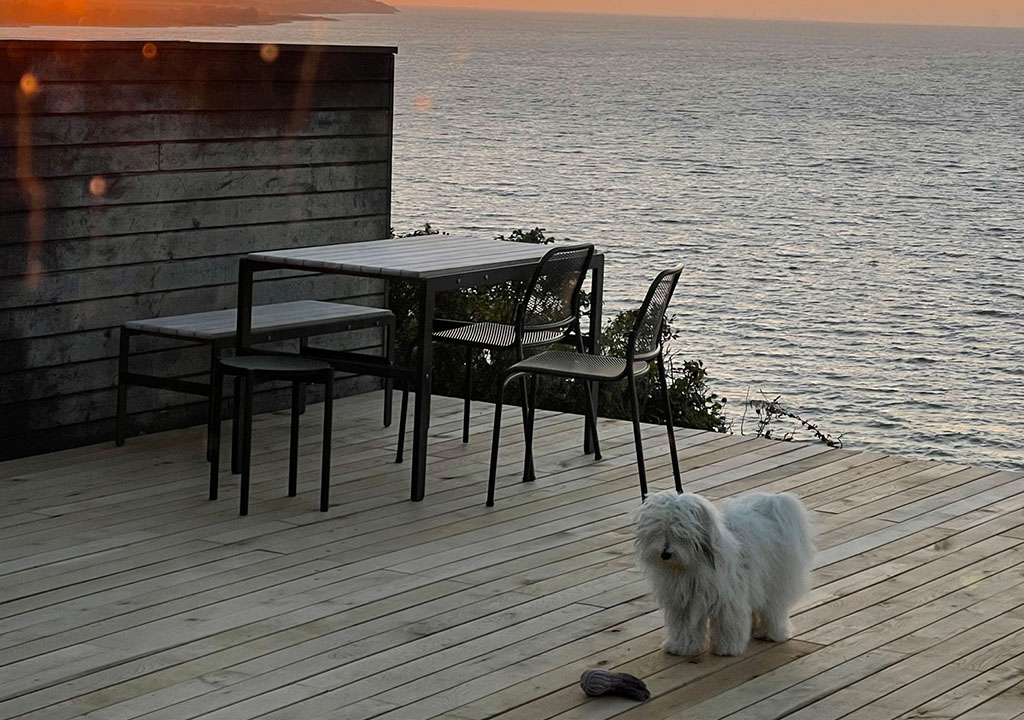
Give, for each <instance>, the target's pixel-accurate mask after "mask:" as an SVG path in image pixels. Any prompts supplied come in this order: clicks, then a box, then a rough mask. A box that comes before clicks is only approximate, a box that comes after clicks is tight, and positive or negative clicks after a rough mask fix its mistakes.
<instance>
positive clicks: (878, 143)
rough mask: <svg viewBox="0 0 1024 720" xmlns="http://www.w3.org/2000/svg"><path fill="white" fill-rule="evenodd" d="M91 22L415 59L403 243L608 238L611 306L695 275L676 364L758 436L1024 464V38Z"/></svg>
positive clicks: (400, 113)
mask: <svg viewBox="0 0 1024 720" xmlns="http://www.w3.org/2000/svg"><path fill="white" fill-rule="evenodd" d="M89 33H92V35H93V36H94V37H111V36H117V35H119V36H122V37H149V36H150V35H152V34H156V33H158V34H159V36H160V37H179V38H189V39H208V40H216V39H239V40H250V41H260V42H329V43H348V44H380V45H395V46H397V47H398V56H397V66H396V87H395V108H396V111H395V125H394V130H395V140H394V177H393V183H394V201H393V224H394V226H395V227H396V229H397V230H399V231H402V230H411V229H413V228H415V227H417V226H421V225H422V224H424V223H427V222H429V223H431V224H432V225H434V226H435V227H437V228H440V229H443V230H447V231H450V232H469V233H473V234H478V235H496V234H499V233H502V234H507V233H508V232H509V231H510V230H512V229H514V228H518V227H522V228H531V227H534V226H540V227H543V228H545V229H546V232H547V234H548V235H551V236H554V237H557V238H570V239H572V240H574V241H579V242H593V243H596V244H597V245H598V246H599V247H600V248H601V249H602V250H603V251H605V253H606V257H607V268H606V298H607V300H606V304H607V308H608V311H609V312H614V311H617V310H621V309H625V308H629V307H634V306H635V305H636V304H638V303H639V301H640V300H641V299H642V297H643V294H644V291H645V290H646V287H647V285H648V283H649V281H650V280H651V279H652V278H653V276H654V274H655V273H656V271H657V270H659V269H661V268H663V267H667V266H670V265H673V264H675V263H677V262H682V263H684V264H685V266H686V270H685V272H684V275H683V280H682V283H681V285H680V287H679V289H678V291H677V294H676V298H675V302H674V303H673V306H672V313H673V315H674V324H675V327H676V328H677V329H678V330H679V332H680V334H679V338H678V340H677V342H676V344H675V350H676V351H678V353H679V354H680V356H681V357H685V358H696V359H700V360H703V362H704V363H705V365H706V367H707V369H708V371H709V374H710V375H711V377H712V378H713V380H712V387H713V389H714V390H715V391H717V392H718V393H719V394H721V395H724V396H726V397H727V398H728V399H729V404H728V406H727V407H728V415H729V418H730V420H732V421H733V429H734V431H739V430H740V427H741V420H742V418H743V406H744V399H745V398H754V399H762V398H776V397H779V398H780V402H781V403H782V404H783V405H784V406H786V407H787V408H789V409H791V410H794V411H796V412H797V413H799V414H800V415H801V416H803V417H805V418H806V419H808V420H810V421H812V422H814V423H816V424H818V425H819V426H820V427H821V429H822V430H823V431H825V432H827V433H829V434H832V435H839V434H842V436H843V442H844V443H845V445H846V447H847V448H852V449H864V450H876V451H882V452H887V453H894V454H900V455H905V456H911V457H926V458H932V459H940V460H945V461H949V462H956V463H965V464H980V465H987V466H992V467H998V468H1007V469H1017V470H1021V469H1024V365H1022V356H1024V249H1022V242H1024V30H1012V29H982V28H944V27H910V26H877V25H844V24H817V23H790V22H755V21H725V20H709V19H683V18H642V17H609V16H605V17H602V16H582V15H575V16H574V15H545V14H521V13H499V12H471V11H406V12H403V13H400V14H397V15H386V16H382V15H374V16H369V15H347V16H338V17H337V18H335V19H334V20H333V21H331V22H323V21H316V22H300V23H291V24H288V25H279V26H263V27H248V28H230V29H225V28H198V29H197V28H187V29H178V30H174V31H168V30H166V29H161V30H158V31H153V33H147V31H144V30H138V29H131V30H116V31H115V30H103V29H100V30H83V29H76V30H75V36H76V37H82V36H83V34H85V35H87V34H89ZM5 34H7V35H8V36H13V35H15V34H18V35H20V36H36V37H38V36H54V35H58V36H59V34H60V31H59V29H53V28H39V29H32V30H21V31H7V32H5ZM742 425H743V429H744V431H745V432H750V430H751V424H750V414H749V412H748V414H747V417H746V419H745V420H743V421H742Z"/></svg>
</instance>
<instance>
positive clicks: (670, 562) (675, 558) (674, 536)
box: [636, 490, 715, 573]
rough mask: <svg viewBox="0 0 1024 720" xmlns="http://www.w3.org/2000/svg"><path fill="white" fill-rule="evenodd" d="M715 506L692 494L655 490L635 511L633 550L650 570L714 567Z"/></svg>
mask: <svg viewBox="0 0 1024 720" xmlns="http://www.w3.org/2000/svg"><path fill="white" fill-rule="evenodd" d="M714 512H715V510H714V507H712V506H711V504H710V503H708V501H707V500H704V499H703V498H701V497H699V496H697V495H694V494H692V493H683V494H682V495H677V494H676V493H675V491H673V490H666V491H664V492H660V493H655V494H654V495H651V496H650V497H648V498H647V502H645V503H644V504H643V505H641V506H640V508H639V509H638V510H637V512H636V551H637V555H638V557H639V558H640V559H641V560H642V561H643V562H644V563H646V564H647V565H648V566H649V567H651V568H652V569H661V570H665V571H669V572H676V573H681V572H688V571H690V572H696V571H700V570H702V569H703V570H714V568H715V550H714V548H715V539H714V536H715V532H714V530H715V528H714Z"/></svg>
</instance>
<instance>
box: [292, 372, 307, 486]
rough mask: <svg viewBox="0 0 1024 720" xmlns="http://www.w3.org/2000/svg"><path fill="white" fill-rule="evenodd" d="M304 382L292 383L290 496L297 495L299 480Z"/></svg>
mask: <svg viewBox="0 0 1024 720" xmlns="http://www.w3.org/2000/svg"><path fill="white" fill-rule="evenodd" d="M302 387H303V383H300V382H293V383H292V431H291V437H290V438H289V442H288V497H295V495H296V493H297V492H298V482H299V480H298V479H299V414H300V412H301V408H302V396H303V395H304V393H303V392H302Z"/></svg>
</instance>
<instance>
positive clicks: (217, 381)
mask: <svg viewBox="0 0 1024 720" xmlns="http://www.w3.org/2000/svg"><path fill="white" fill-rule="evenodd" d="M223 401H224V376H223V374H221V371H220V367H219V366H218V365H214V366H213V369H212V374H211V375H210V412H211V413H212V415H213V418H214V422H213V424H212V425H211V426H210V499H211V500H216V499H217V485H218V484H219V482H220V425H221V423H220V413H221V409H222V407H221V406H222V405H223Z"/></svg>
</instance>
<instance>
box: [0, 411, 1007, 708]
mask: <svg viewBox="0 0 1024 720" xmlns="http://www.w3.org/2000/svg"><path fill="white" fill-rule="evenodd" d="M380 399H381V395H380V393H370V394H367V395H361V396H356V397H352V398H344V399H342V400H341V401H339V402H338V403H337V406H336V411H337V416H336V419H335V434H334V439H333V445H334V458H335V463H334V472H333V475H334V485H333V488H332V504H331V509H330V511H329V512H328V513H319V512H317V510H316V505H317V501H316V497H317V492H318V452H319V439H318V438H319V434H318V427H319V423H320V411H321V407H320V406H318V405H313V406H311V407H310V411H309V412H308V413H306V415H305V416H304V417H303V420H302V422H303V442H302V447H301V451H302V457H301V460H300V483H299V495H298V497H296V498H288V497H284V494H285V493H284V491H285V481H284V477H283V474H284V472H285V468H286V458H287V436H288V433H287V423H288V417H287V415H285V414H281V413H272V414H265V415H260V416H258V417H257V420H256V423H255V429H254V448H253V456H254V458H253V459H254V464H253V478H252V488H251V515H250V516H248V517H246V518H240V517H238V515H237V506H236V503H237V487H236V485H237V482H236V481H235V480H234V478H233V477H232V476H231V475H230V474H226V475H225V478H226V479H225V481H224V483H223V487H222V493H221V499H220V500H218V501H217V502H208V501H206V499H205V496H206V479H207V467H206V465H205V463H204V462H203V458H202V443H203V429H202V428H189V429H186V430H180V431H174V432H169V433H161V434H157V435H152V436H147V437H141V438H133V439H131V440H130V441H129V442H128V444H127V445H126V446H125V447H122V448H114V447H113V446H112V445H111V446H107V445H97V446H92V447H86V448H78V449H75V450H69V451H64V452H60V453H53V454H50V455H43V456H35V457H31V458H24V459H20V460H13V461H9V462H6V463H2V464H0V718H5V719H6V718H12V719H13V718H25V719H32V720H70V719H72V718H80V717H88V718H90V720H161V719H164V720H181V719H183V718H199V717H202V718H208V719H210V720H229V719H239V720H241V719H245V720H247V719H249V718H257V717H258V718H265V719H266V720H286V719H296V720H298V719H301V720H310V719H312V718H339V717H343V718H346V720H358V719H360V718H367V719H369V718H380V719H381V720H403V719H404V720H420V719H423V720H426V719H427V718H446V719H447V720H485V719H487V718H502V720H514V719H523V720H546V719H548V718H552V719H554V718H559V719H561V720H568V719H569V718H580V719H583V718H586V719H588V720H596V719H598V718H601V719H604V718H630V719H632V718H637V719H638V720H639V719H640V718H644V719H647V718H652V719H667V718H677V717H678V718H694V717H700V718H702V719H712V718H731V719H732V720H739V719H740V718H750V719H751V720H754V719H756V720H762V719H764V718H776V717H779V718H781V717H792V718H801V719H806V720H811V719H815V720H817V719H818V718H821V719H827V718H835V719H838V718H847V719H848V720H854V719H858V720H869V719H870V720H896V718H901V717H907V718H909V717H943V718H955V717H963V718H996V717H998V718H1007V719H1017V720H1019V719H1020V718H1021V717H1024V704H1022V703H1021V700H1022V684H1021V682H1020V677H1021V673H1022V672H1024V630H1021V627H1022V625H1024V515H1022V513H1021V510H1022V508H1024V477H1022V476H1021V475H1020V474H1015V473H1009V472H1005V471H993V470H988V469H984V468H969V467H965V466H962V465H955V464H951V463H942V462H932V461H927V460H908V459H904V458H896V457H887V456H884V455H880V454H878V453H870V452H851V451H848V450H847V451H840V450H832V449H828V448H825V447H824V446H821V445H806V444H796V443H785V442H773V441H766V440H762V439H758V438H751V437H744V436H739V435H725V436H723V435H716V434H711V433H702V432H697V431H691V430H680V431H679V433H678V446H679V452H680V465H681V468H682V471H683V480H684V484H685V486H686V487H687V489H689V490H693V491H699V492H703V493H705V494H707V495H708V496H709V497H712V498H714V499H716V500H717V499H721V498H725V497H728V496H731V495H735V494H738V493H740V492H744V491H748V490H758V489H760V490H769V491H782V490H788V491H791V492H794V493H796V494H797V495H799V496H801V497H803V498H804V499H805V501H806V502H807V504H808V505H809V506H810V507H812V508H813V509H814V511H815V514H816V518H817V522H818V526H819V533H820V539H819V554H818V558H817V568H816V570H815V575H814V582H813V586H814V587H813V589H812V590H811V592H810V593H808V595H807V596H805V597H804V598H803V599H802V600H801V602H800V604H799V605H798V607H797V608H796V610H795V612H794V618H793V620H794V626H795V629H796V637H795V638H794V639H793V640H791V641H790V642H787V643H782V644H771V643H765V642H754V643H752V644H751V646H750V648H749V650H748V651H747V653H746V654H744V655H743V656H741V657H738V658H718V657H701V658H697V659H695V660H693V659H687V658H677V657H674V656H670V655H667V654H665V653H663V652H662V651H661V650H660V642H661V640H662V628H661V625H662V619H661V616H660V613H659V612H658V610H657V608H655V607H654V605H653V604H652V602H651V599H650V597H649V595H648V593H647V586H646V584H645V582H644V580H643V578H642V576H641V574H640V573H639V572H638V570H637V569H636V567H635V564H634V561H633V558H632V527H631V514H632V512H633V510H634V509H635V508H636V506H637V502H638V490H637V484H636V470H635V465H634V458H633V437H632V429H631V427H630V425H629V424H628V423H624V422H620V421H612V420H602V421H601V422H600V427H601V434H602V450H603V452H604V455H605V457H604V459H603V460H602V461H601V462H599V463H594V462H593V460H592V459H591V458H588V457H586V456H584V455H582V453H581V451H580V449H579V448H580V444H581V439H582V423H581V420H580V418H578V417H573V416H568V415H563V414H559V413H551V412H541V413H538V431H537V434H536V439H537V442H536V465H537V473H538V480H537V481H536V482H535V483H522V482H521V466H520V465H519V462H520V461H521V457H522V435H521V432H520V431H519V423H520V418H519V416H518V413H516V412H508V413H505V417H504V419H503V420H504V423H505V425H506V432H505V433H504V440H503V444H502V448H501V456H500V458H501V464H500V468H499V476H498V490H497V504H496V506H495V507H494V508H490V509H488V508H486V507H485V506H484V504H483V498H484V489H485V488H484V485H485V482H484V479H485V477H486V472H487V462H488V459H489V452H490V419H491V412H490V409H489V408H488V407H487V406H486V405H484V404H482V403H478V404H477V405H475V406H474V407H473V412H472V416H473V425H472V432H471V437H470V442H469V443H468V444H463V443H462V442H461V418H462V415H461V403H460V402H458V401H456V400H451V399H445V398H438V399H437V400H436V402H435V403H434V405H435V409H434V422H433V424H432V427H431V438H430V446H429V452H430V462H429V465H428V467H429V479H428V487H427V497H426V499H425V500H424V501H423V502H422V503H411V502H409V501H408V491H409V481H408V465H396V464H394V463H393V453H394V448H395V441H396V436H395V432H394V430H393V429H390V430H385V429H383V428H381V427H379V423H380ZM643 435H644V437H645V443H646V452H647V454H648V473H649V482H650V484H651V486H652V488H654V489H667V488H670V487H671V486H672V479H671V465H670V462H669V456H668V452H667V447H666V445H665V436H664V430H663V428H658V427H653V426H644V428H643ZM588 667H606V668H610V669H616V670H620V671H623V672H631V673H633V674H636V675H638V676H640V677H642V678H644V679H645V681H646V682H647V684H648V686H649V687H650V689H651V691H652V694H653V697H652V699H651V700H650V701H649V702H648V703H646V704H644V705H638V704H637V703H635V702H632V701H629V700H626V699H622V698H610V697H606V698H588V697H587V696H585V695H584V694H583V693H582V691H581V690H580V688H579V686H578V681H579V676H580V673H581V672H582V671H583V670H584V669H586V668H588Z"/></svg>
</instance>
